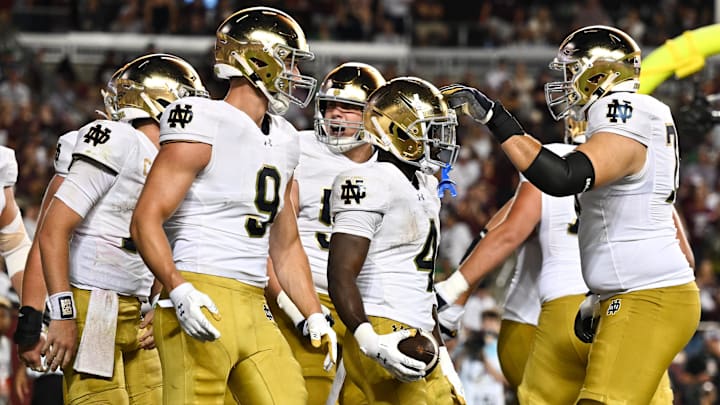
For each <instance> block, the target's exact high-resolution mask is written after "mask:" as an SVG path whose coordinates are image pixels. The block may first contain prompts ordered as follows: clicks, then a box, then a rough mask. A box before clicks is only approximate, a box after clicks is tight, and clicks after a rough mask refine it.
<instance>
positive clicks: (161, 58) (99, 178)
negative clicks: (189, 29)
mask: <svg viewBox="0 0 720 405" xmlns="http://www.w3.org/2000/svg"><path fill="white" fill-rule="evenodd" d="M108 90H109V91H108V92H104V95H105V101H106V109H107V111H108V115H109V116H110V118H112V119H113V120H96V121H94V122H91V123H89V124H87V125H85V126H84V127H82V128H80V130H79V131H78V135H77V142H76V144H75V147H74V149H73V162H72V164H71V166H70V169H69V173H68V174H67V176H66V178H65V181H63V182H62V185H61V186H60V187H59V188H58V190H57V191H56V192H55V195H54V197H53V199H52V201H51V202H50V204H49V206H48V209H47V213H46V215H45V217H44V219H43V224H42V227H41V229H40V230H39V231H38V239H39V244H40V254H41V257H42V268H43V273H44V276H45V282H46V284H47V290H48V294H49V295H50V296H49V298H48V305H49V309H50V319H51V321H50V326H49V328H48V335H47V341H46V342H45V343H44V345H43V348H42V353H43V354H45V355H46V357H47V359H46V360H47V364H48V365H49V368H50V369H51V370H55V369H57V368H58V367H61V368H62V370H63V378H64V386H65V401H66V403H73V402H74V401H80V400H82V401H90V400H91V401H94V402H107V403H137V404H155V403H158V402H159V401H160V400H161V397H162V385H161V384H162V379H161V376H160V361H159V356H158V353H157V351H156V350H154V349H150V348H148V350H142V348H141V342H140V341H139V338H140V337H141V336H142V334H143V331H141V329H140V323H141V301H144V300H147V299H148V297H150V296H151V294H152V293H151V286H152V285H153V276H152V273H150V272H149V271H148V269H147V267H145V265H144V263H143V261H142V258H141V257H140V256H139V255H138V253H137V250H136V249H135V245H134V243H133V241H132V239H130V237H129V235H128V234H129V226H130V218H131V214H132V210H133V209H134V206H135V202H136V201H137V198H138V196H139V194H140V190H141V189H142V187H143V184H144V183H145V178H146V176H147V174H148V171H149V170H150V166H151V165H152V163H153V160H154V158H155V155H156V154H157V150H158V138H159V125H158V119H159V116H160V114H161V113H162V112H163V110H164V107H165V106H167V105H168V104H170V103H171V102H173V101H175V100H177V99H178V98H181V97H184V96H189V95H202V96H206V97H207V92H206V91H205V88H204V86H203V84H202V82H201V81H200V78H199V76H198V74H197V72H196V71H195V69H194V68H193V67H192V66H190V64H189V63H187V62H186V61H184V60H182V59H180V58H178V57H176V56H172V55H164V54H152V55H146V56H143V57H140V58H137V59H135V60H133V61H132V62H130V63H128V64H127V65H125V66H123V67H122V68H120V69H119V70H118V71H117V72H115V74H114V75H113V76H112V78H111V79H110V82H109V84H108Z"/></svg>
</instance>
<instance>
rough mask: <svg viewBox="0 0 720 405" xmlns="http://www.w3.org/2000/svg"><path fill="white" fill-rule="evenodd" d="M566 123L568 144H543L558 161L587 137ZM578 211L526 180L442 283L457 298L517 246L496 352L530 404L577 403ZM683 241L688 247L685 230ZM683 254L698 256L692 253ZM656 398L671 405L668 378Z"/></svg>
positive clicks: (583, 350)
mask: <svg viewBox="0 0 720 405" xmlns="http://www.w3.org/2000/svg"><path fill="white" fill-rule="evenodd" d="M565 120H566V142H567V143H570V144H559V143H554V144H548V145H545V147H547V148H549V149H550V150H552V151H553V152H555V153H557V154H559V155H566V154H567V153H569V152H570V151H572V150H573V149H574V148H575V145H577V144H579V143H582V142H583V141H582V140H581V139H584V136H585V133H584V132H585V129H584V128H585V126H586V122H582V121H576V120H574V119H571V118H570V117H566V118H565ZM574 205H575V203H574V198H573V197H572V196H566V197H553V196H550V195H547V194H544V193H542V192H540V191H539V190H538V189H537V187H535V186H533V185H532V184H531V183H529V182H528V181H527V179H526V178H525V177H524V176H522V175H520V185H519V186H518V189H517V192H516V194H515V197H514V198H513V199H512V200H510V201H509V202H508V203H507V204H506V205H505V206H504V207H503V208H502V209H501V210H500V211H499V212H498V214H496V215H495V217H493V219H491V221H490V223H493V224H494V225H491V226H492V228H491V230H490V231H488V232H487V233H486V235H485V236H484V237H483V238H482V239H481V240H480V241H479V243H478V244H477V246H476V247H475V248H474V249H473V250H472V252H471V253H470V255H469V256H468V258H467V260H466V261H464V262H463V263H462V265H461V266H460V268H459V269H458V272H456V273H454V274H453V275H452V276H450V278H449V279H448V281H446V282H440V283H438V284H437V285H436V288H437V291H438V293H439V294H440V296H441V297H442V296H445V297H446V299H449V300H452V299H453V295H454V292H453V291H451V289H452V288H453V287H452V285H453V284H456V283H459V284H463V283H467V282H468V280H469V282H470V284H476V283H477V282H478V281H479V280H480V279H482V278H483V277H484V276H485V275H487V274H488V273H489V272H490V271H491V270H492V269H493V268H496V267H497V266H498V265H500V264H501V263H502V261H503V260H505V259H506V258H507V257H508V256H509V255H510V253H511V252H512V251H513V250H514V249H515V247H517V246H518V245H519V251H518V259H517V265H516V269H515V274H514V275H513V278H512V281H511V283H510V286H509V287H508V290H507V292H506V296H505V304H504V309H505V310H504V311H503V321H502V325H501V329H500V336H499V338H498V354H499V357H500V365H501V367H502V370H503V374H504V375H505V376H506V377H507V379H508V382H509V383H510V385H511V386H512V387H513V389H517V388H518V387H520V390H519V391H520V398H521V399H524V400H526V401H527V397H526V394H525V393H526V392H527V391H532V392H535V394H534V396H533V400H535V401H539V403H572V402H573V401H574V400H575V398H577V396H578V394H579V392H580V388H581V387H582V383H583V380H584V376H585V367H586V366H587V357H588V351H589V349H590V346H589V344H588V342H583V341H581V340H579V339H577V338H576V336H575V333H574V328H575V317H576V312H577V308H578V307H579V305H580V303H582V302H583V300H584V298H585V292H586V291H587V287H586V286H585V282H584V281H583V279H582V273H581V265H580V254H579V247H578V242H577V230H578V225H579V223H578V221H577V217H576V212H575V207H574ZM498 217H500V219H499V221H498ZM498 222H499V223H498ZM489 227H490V226H489ZM677 237H678V238H679V239H680V240H681V242H682V243H681V245H684V246H687V244H686V241H687V239H686V238H685V236H684V233H683V232H682V229H681V228H680V229H679V231H678V234H677ZM684 253H685V254H687V255H690V257H692V251H691V250H690V249H689V248H688V249H686V250H684ZM458 277H463V279H462V280H456V279H457V278H458ZM446 287H447V288H446ZM461 298H462V297H461ZM438 299H439V300H443V298H438ZM460 302H462V300H460ZM442 313H443V312H441V314H442ZM558 331H564V332H561V333H558ZM531 348H532V350H531ZM526 367H527V371H526ZM521 381H522V384H521ZM656 392H657V393H656V395H655V396H654V397H653V400H652V401H651V402H650V403H651V404H667V403H671V402H672V390H671V389H670V385H669V379H668V377H667V375H665V376H664V379H663V380H662V381H661V383H660V384H659V386H658V390H657V391H656ZM533 403H534V402H533Z"/></svg>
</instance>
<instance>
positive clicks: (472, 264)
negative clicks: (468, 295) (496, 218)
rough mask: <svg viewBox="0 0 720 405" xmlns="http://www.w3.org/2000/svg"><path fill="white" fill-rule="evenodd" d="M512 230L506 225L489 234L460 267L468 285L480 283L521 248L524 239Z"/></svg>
mask: <svg viewBox="0 0 720 405" xmlns="http://www.w3.org/2000/svg"><path fill="white" fill-rule="evenodd" d="M510 228H511V227H509V226H506V224H501V225H499V226H497V227H496V228H495V229H494V230H492V231H490V232H488V234H487V235H486V236H485V238H483V239H482V240H481V241H480V242H479V243H478V245H477V246H476V247H475V250H473V252H472V253H471V254H470V256H468V258H467V259H466V260H465V261H464V262H463V263H462V265H460V268H459V269H458V271H459V272H460V273H462V275H463V276H464V277H465V279H466V280H467V281H468V284H470V285H474V284H476V283H478V282H480V281H481V280H482V279H483V278H485V276H487V275H488V274H489V273H490V272H491V271H492V270H494V269H495V268H497V267H498V266H500V265H501V264H502V263H503V262H504V261H505V260H507V258H508V257H510V254H512V252H513V251H515V249H517V248H518V247H519V246H520V244H521V243H522V242H523V240H524V239H521V238H519V237H518V235H517V234H516V233H515V232H513V231H512V229H510Z"/></svg>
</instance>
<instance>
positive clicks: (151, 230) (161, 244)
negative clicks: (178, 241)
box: [130, 211, 185, 291]
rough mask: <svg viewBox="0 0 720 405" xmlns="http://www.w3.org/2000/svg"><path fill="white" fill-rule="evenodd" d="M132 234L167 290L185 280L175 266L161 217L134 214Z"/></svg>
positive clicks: (145, 259)
mask: <svg viewBox="0 0 720 405" xmlns="http://www.w3.org/2000/svg"><path fill="white" fill-rule="evenodd" d="M136 214H137V211H136ZM130 235H131V237H132V239H133V242H135V246H136V247H137V249H138V252H139V253H140V256H142V258H143V261H144V262H145V265H147V266H148V268H149V269H150V272H152V273H153V275H154V276H155V278H156V279H157V280H158V281H160V283H162V285H163V286H164V287H165V289H166V290H167V291H172V290H173V289H174V288H175V287H177V286H179V285H180V284H182V283H184V282H185V280H184V279H183V277H182V275H181V274H180V272H179V271H178V270H177V268H176V267H175V262H174V261H173V256H172V250H171V249H170V243H169V242H168V240H167V236H166V235H165V232H164V231H163V228H162V222H161V221H160V220H159V219H153V218H149V217H147V216H133V220H132V223H131V226H130Z"/></svg>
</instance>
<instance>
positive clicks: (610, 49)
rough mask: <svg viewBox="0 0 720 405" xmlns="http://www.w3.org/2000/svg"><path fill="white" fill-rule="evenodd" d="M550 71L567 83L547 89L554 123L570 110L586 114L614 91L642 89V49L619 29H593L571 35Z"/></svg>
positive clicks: (561, 46) (557, 83)
mask: <svg viewBox="0 0 720 405" xmlns="http://www.w3.org/2000/svg"><path fill="white" fill-rule="evenodd" d="M550 69H553V70H559V71H561V72H563V75H564V81H561V82H550V83H547V84H546V85H545V99H546V101H547V105H548V108H549V109H550V114H552V116H553V118H555V120H560V119H562V118H565V117H566V116H567V114H568V112H569V111H570V110H571V109H576V110H578V113H580V114H582V113H584V112H585V111H586V110H587V109H588V108H590V106H591V105H592V104H593V103H594V102H595V101H596V100H598V99H599V98H601V97H603V96H605V95H606V94H607V93H608V92H610V91H611V90H612V91H633V92H634V91H637V89H638V88H639V87H640V81H639V78H640V48H639V47H638V45H637V44H636V43H635V41H634V40H633V39H632V38H630V36H629V35H627V34H626V33H624V32H622V31H620V30H619V29H617V28H613V27H607V26H603V25H593V26H589V27H585V28H580V29H579V30H577V31H575V32H573V33H572V34H570V35H569V36H568V37H567V38H565V40H564V41H563V42H562V43H561V44H560V48H559V50H558V53H557V56H556V57H555V59H553V61H552V62H550Z"/></svg>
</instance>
